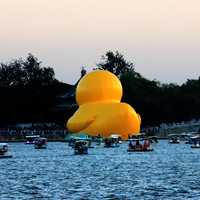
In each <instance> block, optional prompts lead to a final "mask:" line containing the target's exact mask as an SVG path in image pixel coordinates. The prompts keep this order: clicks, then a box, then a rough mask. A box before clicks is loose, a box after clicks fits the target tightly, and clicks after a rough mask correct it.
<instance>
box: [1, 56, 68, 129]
mask: <svg viewBox="0 0 200 200" xmlns="http://www.w3.org/2000/svg"><path fill="white" fill-rule="evenodd" d="M70 88H71V86H70V85H68V84H65V83H61V82H59V81H58V80H56V79H55V77H54V70H53V68H50V67H42V63H41V62H39V61H38V59H37V58H36V57H34V56H33V55H31V54H29V55H28V57H27V58H26V59H25V60H22V59H19V60H14V61H12V62H10V63H7V64H1V65H0V126H1V127H3V126H4V127H5V126H7V125H12V124H15V123H17V122H49V121H50V122H52V121H53V122H56V121H57V122H59V123H63V124H64V120H65V119H64V118H65V117H66V113H63V112H58V111H57V109H56V106H57V104H58V98H57V97H58V96H59V95H60V94H63V93H65V92H67V91H68V90H69V89H70Z"/></svg>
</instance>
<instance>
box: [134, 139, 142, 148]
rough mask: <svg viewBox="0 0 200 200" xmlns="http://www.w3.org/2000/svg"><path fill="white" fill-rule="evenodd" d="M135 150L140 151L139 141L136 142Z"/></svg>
mask: <svg viewBox="0 0 200 200" xmlns="http://www.w3.org/2000/svg"><path fill="white" fill-rule="evenodd" d="M135 149H142V145H141V144H140V141H139V140H136V143H135Z"/></svg>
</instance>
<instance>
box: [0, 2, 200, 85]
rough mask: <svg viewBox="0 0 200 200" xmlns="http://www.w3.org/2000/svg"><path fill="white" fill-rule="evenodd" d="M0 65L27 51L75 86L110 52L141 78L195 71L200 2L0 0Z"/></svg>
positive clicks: (170, 78) (172, 78)
mask: <svg viewBox="0 0 200 200" xmlns="http://www.w3.org/2000/svg"><path fill="white" fill-rule="evenodd" d="M0 28H1V29H0V62H7V61H10V60H11V59H13V58H19V57H23V58H24V57H26V56H27V54H28V53H33V54H34V55H35V56H36V57H38V58H39V59H40V60H41V61H43V63H44V64H45V65H47V66H51V67H53V68H54V70H55V73H56V77H57V78H58V79H59V80H61V81H64V82H67V83H71V84H72V83H75V82H76V80H77V79H78V78H79V75H80V69H81V67H82V66H88V68H87V70H88V71H89V70H91V69H92V68H93V67H95V64H96V63H98V62H99V60H100V57H101V56H102V55H103V54H105V53H106V51H108V50H113V51H114V50H118V51H119V52H121V53H122V54H123V55H124V56H125V58H126V59H127V60H129V61H134V63H135V68H136V71H137V72H139V73H141V74H142V75H143V76H145V77H146V78H149V79H157V80H159V81H161V82H162V83H164V82H167V83H169V82H173V83H183V82H185V81H186V79H187V78H190V79H191V78H194V79H196V78H198V77H199V76H200V55H199V54H200V0H0Z"/></svg>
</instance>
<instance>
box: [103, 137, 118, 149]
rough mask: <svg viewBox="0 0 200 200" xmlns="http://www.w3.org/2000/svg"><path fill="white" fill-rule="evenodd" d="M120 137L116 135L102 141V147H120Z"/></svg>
mask: <svg viewBox="0 0 200 200" xmlns="http://www.w3.org/2000/svg"><path fill="white" fill-rule="evenodd" d="M119 139H120V137H119V136H118V135H111V136H110V137H109V138H105V139H104V147H105V148H115V147H119V145H120V142H119V141H120V140H119Z"/></svg>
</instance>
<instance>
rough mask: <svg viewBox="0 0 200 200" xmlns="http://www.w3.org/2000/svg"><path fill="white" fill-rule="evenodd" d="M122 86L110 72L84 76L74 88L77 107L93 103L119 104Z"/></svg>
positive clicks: (102, 71)
mask: <svg viewBox="0 0 200 200" xmlns="http://www.w3.org/2000/svg"><path fill="white" fill-rule="evenodd" d="M121 98H122V85H121V82H120V80H119V79H118V78H117V77H116V76H115V75H114V74H113V73H111V72H109V71H105V70H95V71H92V72H90V73H88V74H87V75H85V76H84V77H83V78H82V79H81V80H80V82H79V83H78V86H77V88H76V101H77V103H78V105H79V106H80V105H83V104H86V103H95V102H120V101H121Z"/></svg>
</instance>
